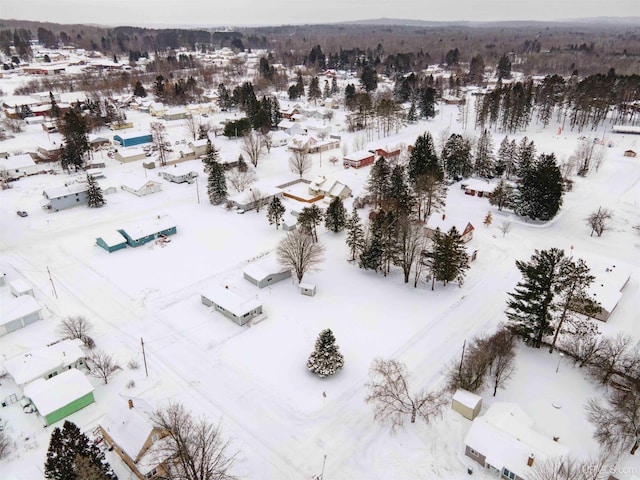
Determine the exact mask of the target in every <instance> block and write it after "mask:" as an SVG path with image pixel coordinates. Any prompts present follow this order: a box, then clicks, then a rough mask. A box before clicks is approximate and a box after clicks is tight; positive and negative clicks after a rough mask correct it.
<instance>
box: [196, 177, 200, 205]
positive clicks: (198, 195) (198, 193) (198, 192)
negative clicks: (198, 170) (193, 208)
mask: <svg viewBox="0 0 640 480" xmlns="http://www.w3.org/2000/svg"><path fill="white" fill-rule="evenodd" d="M196 196H197V197H198V205H200V190H199V189H198V177H196Z"/></svg>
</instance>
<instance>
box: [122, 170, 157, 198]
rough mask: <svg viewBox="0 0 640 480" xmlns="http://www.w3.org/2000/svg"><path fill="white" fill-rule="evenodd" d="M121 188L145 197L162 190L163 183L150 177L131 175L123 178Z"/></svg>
mask: <svg viewBox="0 0 640 480" xmlns="http://www.w3.org/2000/svg"><path fill="white" fill-rule="evenodd" d="M120 188H121V189H122V190H124V191H126V192H129V193H133V194H134V195H137V196H138V197H144V196H145V195H150V194H152V193H156V192H159V191H160V190H162V184H161V183H160V182H156V181H155V180H150V179H148V178H144V177H138V176H135V175H129V176H127V177H125V178H124V179H123V180H122V185H120Z"/></svg>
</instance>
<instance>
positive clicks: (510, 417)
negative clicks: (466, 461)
mask: <svg viewBox="0 0 640 480" xmlns="http://www.w3.org/2000/svg"><path fill="white" fill-rule="evenodd" d="M533 426H534V422H533V420H532V419H531V418H530V417H529V416H528V415H527V414H526V413H525V412H524V411H523V410H522V409H521V408H520V407H519V406H518V405H516V404H515V403H508V402H496V403H494V404H493V405H491V407H489V410H487V413H485V414H484V415H482V416H481V417H477V418H476V419H475V420H474V421H473V423H472V424H471V428H470V429H469V433H468V434H467V436H466V438H465V440H464V444H465V452H464V453H465V455H466V456H467V457H469V458H471V459H472V460H474V461H476V462H478V463H479V464H480V465H482V467H484V468H486V469H487V470H488V471H489V472H490V473H492V474H494V475H495V476H500V478H506V479H509V480H527V479H529V478H530V472H531V470H532V467H533V464H534V462H544V461H545V460H548V459H551V458H556V457H564V456H566V455H567V453H568V451H569V450H568V448H567V447H565V446H564V445H561V444H560V443H558V442H557V441H554V439H553V438H550V437H546V436H544V435H543V434H541V433H539V432H536V431H535V430H533Z"/></svg>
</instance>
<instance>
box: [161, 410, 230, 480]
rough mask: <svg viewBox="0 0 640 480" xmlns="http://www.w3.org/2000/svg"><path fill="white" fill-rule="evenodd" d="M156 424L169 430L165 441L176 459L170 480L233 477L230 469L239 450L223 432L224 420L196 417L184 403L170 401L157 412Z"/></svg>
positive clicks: (225, 479)
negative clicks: (226, 438) (233, 447)
mask: <svg viewBox="0 0 640 480" xmlns="http://www.w3.org/2000/svg"><path fill="white" fill-rule="evenodd" d="M152 420H153V423H154V425H155V426H156V427H158V428H160V429H162V430H164V431H166V432H168V434H169V435H168V438H169V441H168V442H166V443H165V451H164V452H162V453H163V454H166V456H167V457H169V458H173V459H174V462H173V463H172V465H171V467H170V468H169V472H168V476H167V478H168V479H169V480H232V479H235V478H236V477H234V476H233V475H231V473H230V470H231V468H232V466H233V464H234V463H235V460H236V457H237V455H238V454H237V452H234V453H231V452H230V443H229V441H228V440H225V439H224V438H223V436H222V428H221V425H220V423H217V424H213V423H211V422H210V421H209V420H208V419H207V418H206V417H204V416H200V417H194V416H193V415H192V414H191V412H189V411H187V410H186V409H185V408H184V406H183V405H182V404H180V403H170V404H169V405H167V406H166V407H164V408H160V409H158V410H156V411H155V412H154V413H153V416H152Z"/></svg>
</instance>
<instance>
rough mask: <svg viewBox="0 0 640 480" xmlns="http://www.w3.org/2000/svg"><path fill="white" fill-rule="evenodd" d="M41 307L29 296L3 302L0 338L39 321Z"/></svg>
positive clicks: (0, 317) (0, 310) (0, 309)
mask: <svg viewBox="0 0 640 480" xmlns="http://www.w3.org/2000/svg"><path fill="white" fill-rule="evenodd" d="M41 310H42V307H41V306H40V304H39V303H38V302H37V301H36V299H35V298H33V297H32V296H31V295H21V296H19V297H15V298H11V299H9V300H3V302H2V308H0V337H1V336H2V335H6V334H7V333H11V332H14V331H16V330H19V329H20V328H23V327H26V326H27V325H29V324H31V323H34V322H37V321H38V320H40V319H41V318H42V317H41V314H40V311H41Z"/></svg>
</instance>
